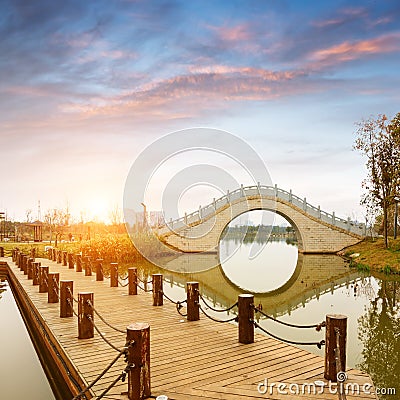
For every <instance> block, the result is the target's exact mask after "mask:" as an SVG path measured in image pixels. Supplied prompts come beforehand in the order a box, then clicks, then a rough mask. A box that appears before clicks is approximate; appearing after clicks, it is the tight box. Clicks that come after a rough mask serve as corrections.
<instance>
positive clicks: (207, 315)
mask: <svg viewBox="0 0 400 400" xmlns="http://www.w3.org/2000/svg"><path fill="white" fill-rule="evenodd" d="M199 309H200V311H201V312H202V313H203V314H204V315H205V316H206V317H207V318H209V319H211V320H212V321H214V322H221V323H224V322H233V321H235V322H238V317H237V316H235V317H233V318H229V319H217V318H214V317H212V316H211V315H209V314H207V313H206V312H205V311H204V310H203V307H202V306H201V305H200V304H199Z"/></svg>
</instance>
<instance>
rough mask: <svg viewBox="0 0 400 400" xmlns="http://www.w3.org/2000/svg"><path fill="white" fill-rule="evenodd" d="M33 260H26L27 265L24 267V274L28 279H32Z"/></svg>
mask: <svg viewBox="0 0 400 400" xmlns="http://www.w3.org/2000/svg"><path fill="white" fill-rule="evenodd" d="M34 261H35V259H34V258H28V264H27V266H26V272H27V275H28V279H32V264H33V263H34Z"/></svg>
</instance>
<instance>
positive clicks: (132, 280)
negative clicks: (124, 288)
mask: <svg viewBox="0 0 400 400" xmlns="http://www.w3.org/2000/svg"><path fill="white" fill-rule="evenodd" d="M128 282H129V283H128V293H129V294H130V295H135V294H137V268H128Z"/></svg>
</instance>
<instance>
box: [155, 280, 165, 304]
mask: <svg viewBox="0 0 400 400" xmlns="http://www.w3.org/2000/svg"><path fill="white" fill-rule="evenodd" d="M152 283H153V306H162V305H163V299H164V296H163V276H162V274H153V275H152Z"/></svg>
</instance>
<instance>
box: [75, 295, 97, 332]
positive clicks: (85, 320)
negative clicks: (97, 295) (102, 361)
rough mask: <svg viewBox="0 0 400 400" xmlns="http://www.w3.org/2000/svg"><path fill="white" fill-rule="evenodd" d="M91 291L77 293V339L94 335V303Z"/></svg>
mask: <svg viewBox="0 0 400 400" xmlns="http://www.w3.org/2000/svg"><path fill="white" fill-rule="evenodd" d="M93 298H94V296H93V293H89V292H81V293H78V339H90V338H92V337H93V336H94V325H93V322H94V319H93V307H91V306H90V305H89V302H90V303H91V304H92V305H94V300H93Z"/></svg>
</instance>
